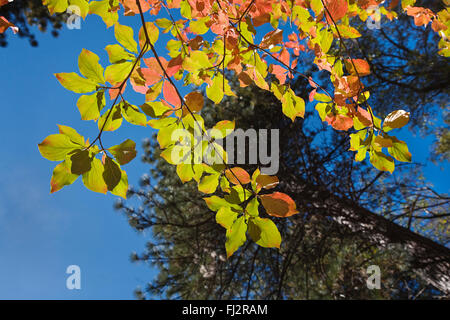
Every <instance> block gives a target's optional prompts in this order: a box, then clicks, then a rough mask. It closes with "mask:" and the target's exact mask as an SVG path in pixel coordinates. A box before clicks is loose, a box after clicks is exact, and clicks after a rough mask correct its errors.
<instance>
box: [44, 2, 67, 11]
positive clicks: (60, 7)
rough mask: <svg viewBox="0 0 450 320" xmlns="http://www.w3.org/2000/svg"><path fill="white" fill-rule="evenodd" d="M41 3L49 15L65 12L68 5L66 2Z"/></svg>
mask: <svg viewBox="0 0 450 320" xmlns="http://www.w3.org/2000/svg"><path fill="white" fill-rule="evenodd" d="M42 3H43V4H44V5H45V6H47V8H48V11H49V12H50V14H52V15H53V14H54V13H61V12H64V11H66V10H67V7H68V6H69V3H68V2H67V0H43V1H42Z"/></svg>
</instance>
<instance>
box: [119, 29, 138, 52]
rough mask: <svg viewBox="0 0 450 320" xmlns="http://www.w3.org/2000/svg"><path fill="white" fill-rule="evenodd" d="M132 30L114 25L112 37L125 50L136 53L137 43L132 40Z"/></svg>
mask: <svg viewBox="0 0 450 320" xmlns="http://www.w3.org/2000/svg"><path fill="white" fill-rule="evenodd" d="M133 34H134V32H133V29H132V28H131V27H129V26H124V25H121V24H119V23H116V24H115V26H114V36H115V37H116V40H117V41H118V42H119V43H120V44H121V45H122V46H124V47H125V49H127V50H129V51H131V52H134V53H138V51H137V42H136V41H135V40H134V38H133Z"/></svg>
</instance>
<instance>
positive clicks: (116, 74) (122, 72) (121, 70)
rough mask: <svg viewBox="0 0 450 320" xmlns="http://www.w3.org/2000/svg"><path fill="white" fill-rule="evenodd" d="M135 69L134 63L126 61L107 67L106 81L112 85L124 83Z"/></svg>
mask: <svg viewBox="0 0 450 320" xmlns="http://www.w3.org/2000/svg"><path fill="white" fill-rule="evenodd" d="M132 69H133V62H131V61H125V62H121V63H116V64H112V65H110V66H108V67H106V70H105V79H106V81H108V82H109V83H111V84H112V85H115V84H117V83H121V82H123V81H124V80H125V79H126V78H127V76H128V75H129V74H130V72H131V70H132Z"/></svg>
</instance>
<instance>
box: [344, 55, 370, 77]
mask: <svg viewBox="0 0 450 320" xmlns="http://www.w3.org/2000/svg"><path fill="white" fill-rule="evenodd" d="M353 65H355V67H356V70H355V68H354V66H353ZM345 67H346V68H347V70H348V71H349V72H350V73H352V74H354V75H359V76H360V77H363V76H368V75H369V74H370V66H369V64H368V63H367V61H366V60H364V59H347V60H345Z"/></svg>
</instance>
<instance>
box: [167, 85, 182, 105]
mask: <svg viewBox="0 0 450 320" xmlns="http://www.w3.org/2000/svg"><path fill="white" fill-rule="evenodd" d="M163 95H164V99H166V101H167V102H169V103H170V104H172V105H173V106H175V107H179V106H181V100H180V97H179V96H178V93H177V90H176V89H175V87H174V86H173V85H172V84H171V83H170V82H169V81H167V80H166V81H164V86H163Z"/></svg>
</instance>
